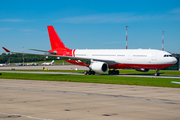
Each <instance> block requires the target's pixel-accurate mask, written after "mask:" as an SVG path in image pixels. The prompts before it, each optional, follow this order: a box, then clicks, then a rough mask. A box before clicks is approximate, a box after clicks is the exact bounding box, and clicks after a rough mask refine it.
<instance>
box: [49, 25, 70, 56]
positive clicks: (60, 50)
mask: <svg viewBox="0 0 180 120" xmlns="http://www.w3.org/2000/svg"><path fill="white" fill-rule="evenodd" d="M47 28H48V32H49V39H50V42H51V48H52V50H49V52H56V54H57V55H63V56H73V50H71V49H69V48H67V47H66V46H65V45H64V44H63V42H62V41H61V39H60V38H59V36H58V34H57V33H56V31H55V30H54V28H53V26H47Z"/></svg>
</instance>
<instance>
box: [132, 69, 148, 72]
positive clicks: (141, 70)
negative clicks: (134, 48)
mask: <svg viewBox="0 0 180 120" xmlns="http://www.w3.org/2000/svg"><path fill="white" fill-rule="evenodd" d="M135 70H136V71H140V72H148V71H149V69H144V68H138V69H135Z"/></svg>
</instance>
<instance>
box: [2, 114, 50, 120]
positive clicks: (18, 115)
mask: <svg viewBox="0 0 180 120" xmlns="http://www.w3.org/2000/svg"><path fill="white" fill-rule="evenodd" d="M0 114H3V115H9V116H12V115H14V116H17V117H27V118H31V119H38V120H53V119H44V118H38V117H32V116H28V115H21V114H8V113H2V112H0Z"/></svg>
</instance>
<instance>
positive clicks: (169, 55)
mask: <svg viewBox="0 0 180 120" xmlns="http://www.w3.org/2000/svg"><path fill="white" fill-rule="evenodd" d="M164 57H173V55H164Z"/></svg>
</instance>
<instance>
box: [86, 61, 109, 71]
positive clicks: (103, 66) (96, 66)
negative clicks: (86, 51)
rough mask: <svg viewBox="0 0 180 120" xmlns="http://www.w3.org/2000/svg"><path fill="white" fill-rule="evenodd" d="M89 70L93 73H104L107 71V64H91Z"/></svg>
mask: <svg viewBox="0 0 180 120" xmlns="http://www.w3.org/2000/svg"><path fill="white" fill-rule="evenodd" d="M89 68H91V69H92V70H94V71H99V72H106V71H107V70H108V64H107V63H105V62H92V63H91V64H90V65H89Z"/></svg>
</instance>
